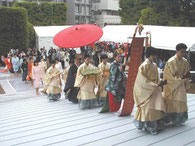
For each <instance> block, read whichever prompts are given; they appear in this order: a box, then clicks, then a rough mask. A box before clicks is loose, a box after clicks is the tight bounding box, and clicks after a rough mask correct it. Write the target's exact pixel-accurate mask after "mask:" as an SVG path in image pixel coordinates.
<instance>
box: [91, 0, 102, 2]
mask: <svg viewBox="0 0 195 146" xmlns="http://www.w3.org/2000/svg"><path fill="white" fill-rule="evenodd" d="M93 2H94V3H100V2H101V0H93Z"/></svg>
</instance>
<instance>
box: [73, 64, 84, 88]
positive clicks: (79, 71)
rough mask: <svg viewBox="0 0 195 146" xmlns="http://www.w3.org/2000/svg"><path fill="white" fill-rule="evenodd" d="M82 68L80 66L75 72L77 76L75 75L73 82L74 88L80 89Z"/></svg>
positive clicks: (82, 78) (82, 79)
mask: <svg viewBox="0 0 195 146" xmlns="http://www.w3.org/2000/svg"><path fill="white" fill-rule="evenodd" d="M82 68H83V67H82V66H80V67H79V68H78V70H77V75H76V80H75V84H74V86H75V87H81V86H82V84H83V81H84V76H83V75H82V73H81V71H82Z"/></svg>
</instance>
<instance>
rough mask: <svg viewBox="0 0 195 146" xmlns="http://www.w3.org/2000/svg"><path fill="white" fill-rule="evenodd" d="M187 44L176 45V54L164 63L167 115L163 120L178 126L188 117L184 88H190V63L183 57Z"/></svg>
mask: <svg viewBox="0 0 195 146" xmlns="http://www.w3.org/2000/svg"><path fill="white" fill-rule="evenodd" d="M186 49H187V46H186V45H185V44H183V43H181V44H178V45H177V46H176V55H175V56H173V57H171V58H170V59H169V60H168V62H167V63H166V65H165V69H164V79H165V80H167V85H166V86H165V88H164V99H165V105H166V111H167V115H166V117H165V121H166V122H167V123H169V122H171V123H172V124H174V125H176V126H180V125H181V124H182V123H184V122H185V121H186V120H187V119H188V113H187V111H188V107H187V96H186V90H187V89H189V88H190V83H189V78H190V72H189V70H190V65H189V63H188V62H187V60H186V59H185V58H184V56H185V55H186Z"/></svg>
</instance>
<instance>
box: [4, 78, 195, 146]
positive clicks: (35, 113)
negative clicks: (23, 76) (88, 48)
mask: <svg viewBox="0 0 195 146" xmlns="http://www.w3.org/2000/svg"><path fill="white" fill-rule="evenodd" d="M2 76H4V77H3V78H1V77H2ZM0 83H1V84H3V85H2V86H3V87H4V88H6V91H7V94H5V95H0V146H16V145H21V146H43V145H44V146H45V145H55V146H77V145H85V146H111V145H113V146H145V145H154V146H183V145H188V146H195V136H194V134H195V95H193V94H189V95H188V106H189V120H188V121H187V122H186V124H185V125H183V126H182V127H167V128H166V129H165V130H163V131H161V132H160V133H159V134H158V135H156V136H152V135H149V134H147V133H144V132H141V131H138V130H137V129H136V128H135V126H134V124H133V116H127V117H117V116H116V115H115V114H113V113H105V114H99V113H98V112H99V111H100V108H96V109H91V110H80V109H78V106H77V105H76V104H72V103H70V102H69V101H67V100H65V99H64V97H63V98H62V99H61V100H60V101H58V102H49V101H48V100H47V97H46V96H44V95H40V96H36V95H35V93H34V90H33V88H32V86H31V85H30V84H29V83H23V82H21V81H20V79H19V78H17V79H14V78H10V77H9V76H7V75H6V74H0ZM9 90H10V91H9ZM134 113H135V111H134V112H133V114H134Z"/></svg>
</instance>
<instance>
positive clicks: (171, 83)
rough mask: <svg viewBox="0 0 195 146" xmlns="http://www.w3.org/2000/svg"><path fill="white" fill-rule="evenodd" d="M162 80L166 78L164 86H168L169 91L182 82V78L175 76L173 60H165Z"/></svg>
mask: <svg viewBox="0 0 195 146" xmlns="http://www.w3.org/2000/svg"><path fill="white" fill-rule="evenodd" d="M164 80H167V85H166V87H168V88H169V90H171V91H173V90H175V89H176V88H177V87H178V86H179V85H180V84H181V83H182V79H181V78H180V77H177V76H176V71H175V66H174V63H173V62H167V64H166V65H165V69H164Z"/></svg>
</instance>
